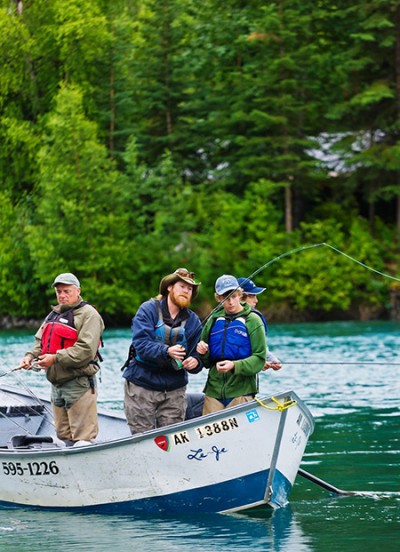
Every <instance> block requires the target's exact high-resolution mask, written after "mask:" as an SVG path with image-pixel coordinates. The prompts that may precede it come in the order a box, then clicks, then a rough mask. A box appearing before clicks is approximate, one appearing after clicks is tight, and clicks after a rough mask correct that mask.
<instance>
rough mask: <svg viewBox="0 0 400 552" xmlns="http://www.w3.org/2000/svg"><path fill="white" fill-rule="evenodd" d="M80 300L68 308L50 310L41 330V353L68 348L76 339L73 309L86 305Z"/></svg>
mask: <svg viewBox="0 0 400 552" xmlns="http://www.w3.org/2000/svg"><path fill="white" fill-rule="evenodd" d="M86 304H87V303H86V302H85V301H82V302H81V303H79V305H77V306H76V307H73V308H72V309H70V310H67V311H64V312H61V313H57V312H54V311H52V312H51V313H50V314H49V315H48V316H47V318H46V320H45V324H44V326H43V331H42V351H41V354H42V355H45V354H47V353H50V354H55V353H56V352H57V351H59V350H60V349H68V347H72V345H75V343H76V342H77V341H78V332H77V330H76V328H75V326H74V310H75V309H78V308H80V307H82V306H83V305H86Z"/></svg>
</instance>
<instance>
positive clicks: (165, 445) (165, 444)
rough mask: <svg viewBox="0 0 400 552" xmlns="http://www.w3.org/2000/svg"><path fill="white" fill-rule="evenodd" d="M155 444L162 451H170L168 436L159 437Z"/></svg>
mask: <svg viewBox="0 0 400 552" xmlns="http://www.w3.org/2000/svg"><path fill="white" fill-rule="evenodd" d="M154 442H155V444H156V445H157V446H158V447H160V449H162V450H165V451H166V452H168V451H169V449H170V443H169V439H168V437H167V436H166V435H159V436H158V437H156V438H155V439H154Z"/></svg>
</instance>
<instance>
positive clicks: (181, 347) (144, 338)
mask: <svg viewBox="0 0 400 552" xmlns="http://www.w3.org/2000/svg"><path fill="white" fill-rule="evenodd" d="M194 277H195V275H194V273H193V272H189V271H188V270H186V268H178V269H177V270H175V272H173V273H172V274H168V275H167V276H165V277H164V278H163V279H162V280H161V282H160V294H159V295H158V296H157V297H155V298H153V299H150V300H149V301H145V302H144V303H142V304H141V305H140V307H139V309H138V311H137V313H136V315H135V316H134V318H133V320H132V335H133V337H132V346H131V354H130V356H131V359H130V361H129V362H128V364H127V366H126V368H125V370H124V372H123V377H124V378H125V404H124V408H125V415H126V419H127V421H128V425H129V428H130V430H131V433H132V434H133V433H140V432H142V431H147V430H149V429H154V428H156V427H163V426H166V425H170V424H175V423H178V422H182V421H183V420H184V419H185V412H186V405H187V400H186V386H187V383H188V372H191V373H194V374H197V373H198V372H200V371H201V369H202V368H203V364H202V361H201V360H200V358H199V355H198V353H197V352H196V345H197V343H198V341H199V339H200V335H201V329H202V326H201V322H200V319H199V317H198V316H197V314H195V313H194V312H193V311H192V310H190V309H189V308H188V306H189V305H190V302H191V300H192V299H195V298H196V296H197V293H198V288H199V285H200V282H196V281H195V280H194Z"/></svg>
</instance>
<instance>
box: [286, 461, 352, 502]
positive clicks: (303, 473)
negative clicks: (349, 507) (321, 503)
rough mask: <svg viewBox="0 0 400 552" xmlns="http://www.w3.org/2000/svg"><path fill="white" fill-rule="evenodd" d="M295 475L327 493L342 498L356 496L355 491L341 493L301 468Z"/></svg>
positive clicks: (340, 490)
mask: <svg viewBox="0 0 400 552" xmlns="http://www.w3.org/2000/svg"><path fill="white" fill-rule="evenodd" d="M297 473H298V474H299V475H301V477H304V478H305V479H308V480H309V481H312V483H315V484H316V485H319V486H320V487H323V488H324V489H326V490H327V491H331V492H332V493H336V494H340V495H344V496H350V495H355V494H357V491H343V490H342V489H338V488H337V487H335V486H334V485H331V484H330V483H328V482H327V481H324V480H323V479H320V478H319V477H316V476H315V475H313V474H312V473H309V472H307V471H305V470H303V469H302V468H299V469H298V470H297Z"/></svg>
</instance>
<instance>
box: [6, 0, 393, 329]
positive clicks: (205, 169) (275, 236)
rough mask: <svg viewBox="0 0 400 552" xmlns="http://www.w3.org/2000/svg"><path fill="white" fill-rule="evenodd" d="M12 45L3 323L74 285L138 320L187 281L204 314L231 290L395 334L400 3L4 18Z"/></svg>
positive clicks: (185, 6)
mask: <svg viewBox="0 0 400 552" xmlns="http://www.w3.org/2000/svg"><path fill="white" fill-rule="evenodd" d="M0 45H1V48H0V61H1V63H0V143H1V148H0V178H1V183H2V186H1V190H0V199H1V201H0V229H1V233H0V247H1V252H2V253H1V263H0V313H2V314H9V315H21V316H38V317H40V316H41V314H43V312H45V311H46V309H47V308H48V301H49V300H50V299H51V290H50V289H49V285H50V282H51V280H52V278H53V277H54V275H55V274H56V273H57V272H64V271H72V272H75V273H77V275H78V276H79V278H80V280H81V281H82V287H83V294H84V296H85V298H87V299H88V300H90V301H91V302H93V303H94V304H96V305H97V306H98V307H99V309H100V310H101V312H102V313H105V314H107V315H108V317H109V320H113V321H114V322H115V323H117V322H118V321H125V320H126V317H128V316H130V315H131V314H133V312H135V310H136V309H137V307H138V305H139V304H140V302H141V301H143V300H145V299H147V298H148V297H150V296H153V295H155V294H156V293H157V291H158V285H159V281H160V279H161V278H162V276H163V275H165V274H166V273H169V272H171V271H173V270H174V269H175V268H177V267H179V266H187V267H188V268H189V269H190V270H194V271H195V272H196V273H197V277H198V279H200V280H201V281H202V282H203V285H202V288H201V293H200V296H199V298H198V300H197V301H198V302H197V304H196V305H195V306H196V308H198V309H200V310H201V309H203V310H204V311H205V310H207V308H209V307H210V306H211V304H212V301H213V283H214V281H215V279H216V278H217V277H218V276H219V275H221V274H222V273H233V274H235V275H237V276H249V275H252V274H256V276H255V279H256V281H260V283H264V284H266V285H267V288H268V310H269V312H270V314H271V316H273V317H275V318H276V319H310V318H314V319H324V318H329V317H344V316H351V317H353V318H368V317H379V316H388V313H389V310H390V302H389V294H390V289H391V285H392V282H393V280H390V279H388V278H385V277H384V276H381V275H379V274H378V273H377V272H373V271H371V270H369V269H368V267H373V268H374V269H375V270H376V271H378V272H380V273H388V274H390V275H392V276H393V277H396V276H399V265H398V264H399V252H398V240H399V232H400V199H399V198H400V180H399V174H400V172H399V171H400V145H399V115H400V53H399V52H400V1H399V0H355V1H354V2H351V3H349V2H348V1H346V0H338V1H337V2H334V3H332V2H328V0H317V1H316V0H302V1H300V0H269V1H268V2H265V1H261V0H252V1H251V2H243V1H242V0H227V1H226V2H223V3H221V2H218V1H216V0H204V1H203V2H194V1H193V0H158V1H157V2H156V1H154V0H141V1H138V0H115V1H114V2H111V3H110V2H106V1H105V0H90V1H89V0H79V2H78V1H77V0H68V2H65V1H62V0H54V1H53V2H47V1H45V0H35V1H34V2H33V1H31V2H10V1H9V0H3V1H1V0H0ZM322 243H328V244H331V245H332V246H334V247H333V248H329V247H327V246H324V245H321V246H318V247H313V248H310V247H309V246H310V245H313V244H315V245H316V244H322ZM292 251H295V252H296V253H290V254H288V252H292ZM340 251H342V252H345V253H346V255H343V254H341V253H340Z"/></svg>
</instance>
